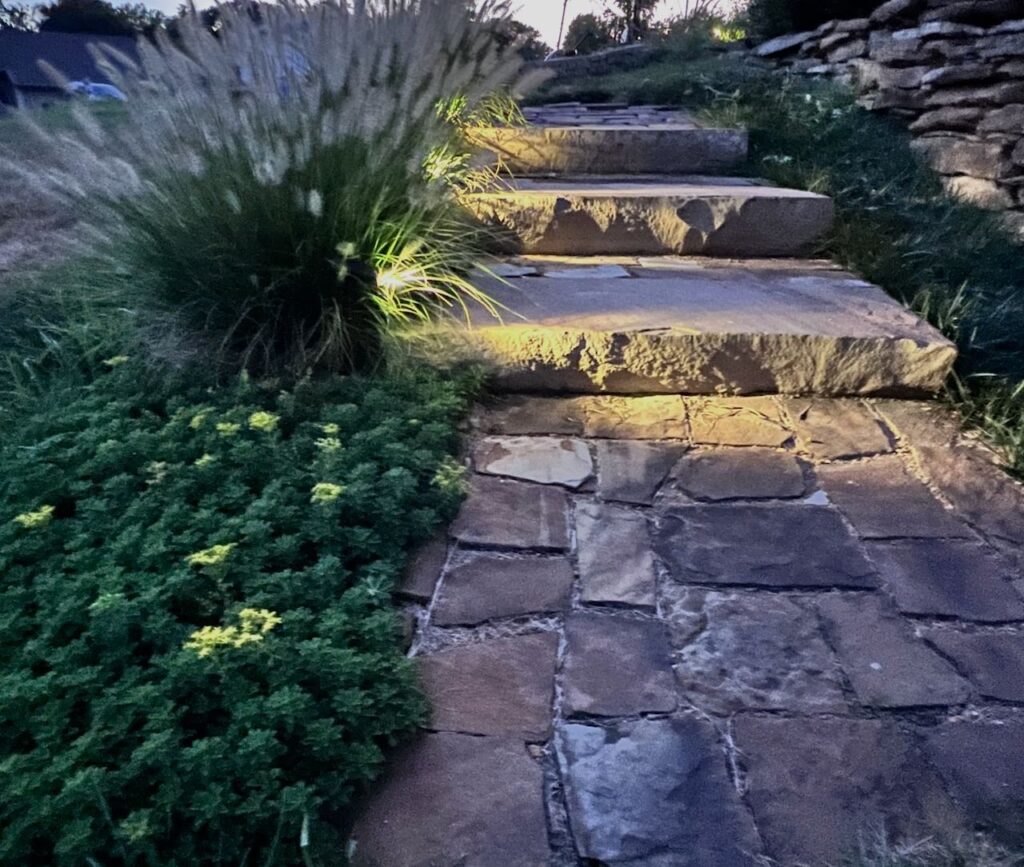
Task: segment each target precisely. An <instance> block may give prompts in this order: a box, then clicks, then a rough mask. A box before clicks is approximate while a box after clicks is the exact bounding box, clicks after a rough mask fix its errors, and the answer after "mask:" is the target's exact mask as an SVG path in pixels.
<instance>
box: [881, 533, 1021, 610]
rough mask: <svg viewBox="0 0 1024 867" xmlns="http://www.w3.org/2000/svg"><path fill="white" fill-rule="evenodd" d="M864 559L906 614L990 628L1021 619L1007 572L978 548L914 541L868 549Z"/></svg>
mask: <svg viewBox="0 0 1024 867" xmlns="http://www.w3.org/2000/svg"><path fill="white" fill-rule="evenodd" d="M868 554H869V556H870V557H871V559H872V560H873V561H874V562H875V564H876V565H877V566H878V570H879V573H880V574H881V576H882V578H883V580H884V582H885V584H886V586H887V587H888V588H889V590H890V592H891V593H892V595H893V597H894V598H895V600H896V606H897V607H898V608H899V609H900V611H903V612H905V613H907V614H917V615H931V616H937V617H958V618H961V619H963V620H977V621H982V622H991V623H1000V622H1004V621H1010V620H1022V619H1024V599H1021V597H1020V595H1019V594H1018V593H1017V592H1016V590H1014V588H1013V585H1012V584H1010V579H1011V578H1012V577H1013V574H1014V570H1013V568H1012V567H1011V566H1010V564H1009V563H1007V562H1006V561H1004V560H1003V559H1002V558H1000V557H998V556H996V555H994V554H993V553H992V552H991V551H989V550H988V549H987V548H985V547H984V546H982V545H978V544H976V543H974V542H966V541H964V542H958V541H947V540H937V539H919V540H907V541H899V542H892V543H888V544H875V545H871V546H869V548H868Z"/></svg>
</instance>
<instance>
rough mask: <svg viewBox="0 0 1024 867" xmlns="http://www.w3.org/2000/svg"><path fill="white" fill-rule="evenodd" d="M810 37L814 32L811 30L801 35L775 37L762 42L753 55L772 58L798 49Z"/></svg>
mask: <svg viewBox="0 0 1024 867" xmlns="http://www.w3.org/2000/svg"><path fill="white" fill-rule="evenodd" d="M812 36H814V32H813V31H811V30H808V31H806V32H803V33H787V34H785V35H784V36H777V37H776V38H775V39H769V40H768V41H767V42H762V43H761V44H760V45H758V46H757V48H756V49H754V53H755V54H757V56H758V57H774V56H776V55H778V54H786V53H787V52H789V51H794V50H796V49H797V48H799V47H800V46H801V45H803V44H804V43H805V42H806V41H807V40H808V39H810V38H811V37H812Z"/></svg>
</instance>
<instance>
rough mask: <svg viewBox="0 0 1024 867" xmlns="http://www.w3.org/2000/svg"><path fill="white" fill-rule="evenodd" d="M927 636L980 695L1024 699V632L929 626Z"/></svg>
mask: <svg viewBox="0 0 1024 867" xmlns="http://www.w3.org/2000/svg"><path fill="white" fill-rule="evenodd" d="M924 637H925V638H926V639H928V641H929V642H931V643H932V644H933V645H934V646H935V647H937V648H938V649H939V650H940V651H941V652H942V653H943V654H944V655H945V656H946V657H947V658H949V659H952V660H953V662H954V663H955V664H956V666H957V668H958V669H960V671H962V672H963V673H964V674H965V675H966V677H967V679H968V680H970V682H971V683H972V684H973V685H974V687H975V689H977V691H978V693H979V694H980V695H982V696H984V697H985V698H994V699H999V700H1000V701H1013V702H1024V633H1021V632H959V631H957V630H953V629H928V630H926V631H925V633H924Z"/></svg>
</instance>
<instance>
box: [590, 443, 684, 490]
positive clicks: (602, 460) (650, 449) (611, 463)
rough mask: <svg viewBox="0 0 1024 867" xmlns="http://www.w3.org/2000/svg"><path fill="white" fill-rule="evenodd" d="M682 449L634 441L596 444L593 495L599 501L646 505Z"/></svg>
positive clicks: (663, 444) (682, 447) (671, 445)
mask: <svg viewBox="0 0 1024 867" xmlns="http://www.w3.org/2000/svg"><path fill="white" fill-rule="evenodd" d="M685 450H686V447H685V446H683V445H674V444H668V443H647V442H638V441H635V440H598V442H597V444H596V446H595V451H596V454H597V493H598V496H599V497H601V499H603V500H614V501H618V502H623V503H636V504H639V505H650V504H651V503H652V502H653V501H654V495H655V494H656V493H657V491H658V489H659V488H660V487H661V485H662V482H664V481H665V478H666V477H667V476H668V473H669V470H671V469H672V467H673V466H674V465H675V463H676V461H677V460H679V458H680V456H681V455H682V454H683V453H684V451H685Z"/></svg>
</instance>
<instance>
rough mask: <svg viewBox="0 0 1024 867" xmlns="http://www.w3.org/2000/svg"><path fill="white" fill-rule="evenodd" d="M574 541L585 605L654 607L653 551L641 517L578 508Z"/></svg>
mask: <svg viewBox="0 0 1024 867" xmlns="http://www.w3.org/2000/svg"><path fill="white" fill-rule="evenodd" d="M576 537H577V546H578V551H579V553H578V555H577V556H578V558H579V567H580V588H581V589H580V595H581V598H582V599H583V601H584V602H616V603H623V604H627V605H637V606H640V607H644V608H653V607H654V588H655V581H656V575H655V565H654V551H653V550H652V548H651V540H650V537H649V535H648V531H647V519H646V518H645V517H644V515H642V514H640V513H638V512H635V511H631V510H629V509H627V508H624V507H623V506H615V505H609V504H607V503H581V504H580V505H579V506H577V507H576Z"/></svg>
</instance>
